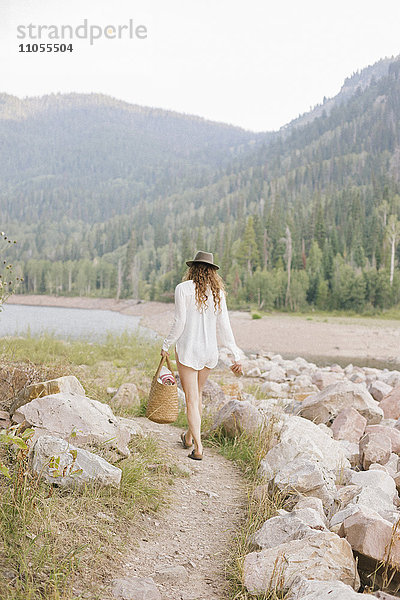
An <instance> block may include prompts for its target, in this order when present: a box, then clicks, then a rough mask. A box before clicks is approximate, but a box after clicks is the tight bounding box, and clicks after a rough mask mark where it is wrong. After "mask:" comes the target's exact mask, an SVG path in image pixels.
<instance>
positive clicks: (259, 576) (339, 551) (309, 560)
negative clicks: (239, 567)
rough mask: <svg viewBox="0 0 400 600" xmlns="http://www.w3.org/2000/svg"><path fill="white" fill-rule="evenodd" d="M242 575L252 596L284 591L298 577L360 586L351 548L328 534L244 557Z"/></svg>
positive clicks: (318, 533)
mask: <svg viewBox="0 0 400 600" xmlns="http://www.w3.org/2000/svg"><path fill="white" fill-rule="evenodd" d="M243 573H244V585H245V586H246V589H247V590H248V592H249V593H250V594H254V595H256V594H264V593H267V592H268V591H269V590H272V589H273V590H276V591H277V592H281V591H286V590H288V589H289V588H290V587H291V585H292V584H293V583H294V581H295V579H296V578H297V577H299V576H307V577H310V578H313V579H322V580H325V581H337V580H339V581H342V582H343V583H346V584H348V585H351V586H354V588H355V589H358V588H359V586H360V580H359V577H358V573H357V568H356V563H355V560H354V557H353V552H352V550H351V546H350V544H349V543H348V542H347V541H346V540H344V539H342V538H340V537H339V536H337V535H335V534H334V533H332V532H330V531H318V532H315V533H314V534H313V535H310V536H307V537H306V538H304V539H302V540H293V541H291V542H287V543H284V544H280V545H279V546H275V547H274V548H268V549H266V550H261V551H260V552H252V553H250V554H248V555H247V556H246V557H245V560H244V568H243Z"/></svg>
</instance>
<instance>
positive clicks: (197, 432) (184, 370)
mask: <svg viewBox="0 0 400 600" xmlns="http://www.w3.org/2000/svg"><path fill="white" fill-rule="evenodd" d="M175 357H176V365H177V367H178V373H179V377H180V380H181V383H182V387H183V391H184V392H185V398H186V407H187V418H188V423H189V431H188V432H187V434H186V437H185V439H186V443H187V444H190V443H191V441H192V438H193V440H194V445H195V451H196V453H199V454H203V444H202V443H201V413H200V411H199V385H198V373H199V371H196V369H192V367H187V366H186V365H182V364H181V363H180V362H179V358H178V355H177V353H176V350H175Z"/></svg>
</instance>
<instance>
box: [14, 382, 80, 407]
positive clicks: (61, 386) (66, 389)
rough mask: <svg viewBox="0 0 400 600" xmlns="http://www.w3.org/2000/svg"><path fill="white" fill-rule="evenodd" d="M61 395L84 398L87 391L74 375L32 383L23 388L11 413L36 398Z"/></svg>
mask: <svg viewBox="0 0 400 600" xmlns="http://www.w3.org/2000/svg"><path fill="white" fill-rule="evenodd" d="M61 393H67V394H76V395H77V396H84V395H85V390H84V388H83V386H82V384H81V383H80V381H79V380H78V379H77V378H76V377H75V376H74V375H65V376H64V377H57V379H49V380H48V381H40V382H38V383H31V384H30V385H27V386H26V387H25V388H23V389H22V390H21V391H20V393H19V394H18V396H17V397H16V398H15V400H14V402H13V403H12V405H11V408H10V413H11V414H12V415H13V414H14V413H15V411H16V410H17V409H18V408H19V407H20V406H23V405H24V404H26V403H27V402H30V401H31V400H33V399H34V398H39V397H43V396H50V395H52V394H61Z"/></svg>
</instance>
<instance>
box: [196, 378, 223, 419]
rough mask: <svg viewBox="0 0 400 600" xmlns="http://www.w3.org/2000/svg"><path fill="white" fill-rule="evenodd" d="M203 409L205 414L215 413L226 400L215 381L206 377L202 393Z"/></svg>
mask: <svg viewBox="0 0 400 600" xmlns="http://www.w3.org/2000/svg"><path fill="white" fill-rule="evenodd" d="M202 400H203V409H204V412H205V413H207V414H216V413H217V412H218V411H219V410H220V409H221V408H222V407H223V406H224V405H225V404H226V403H227V401H228V399H227V397H226V396H225V394H224V392H223V390H222V388H221V386H220V385H218V383H217V382H216V381H213V380H212V379H207V381H206V383H205V385H204V388H203V394H202Z"/></svg>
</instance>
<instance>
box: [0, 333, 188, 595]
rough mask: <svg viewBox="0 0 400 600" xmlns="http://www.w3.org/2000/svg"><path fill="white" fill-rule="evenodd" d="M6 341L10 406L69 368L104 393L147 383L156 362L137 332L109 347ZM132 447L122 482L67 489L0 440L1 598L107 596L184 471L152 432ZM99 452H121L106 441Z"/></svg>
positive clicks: (3, 369)
mask: <svg viewBox="0 0 400 600" xmlns="http://www.w3.org/2000/svg"><path fill="white" fill-rule="evenodd" d="M130 344H131V345H130ZM0 346H1V348H0V349H1V350H2V360H1V364H0V393H1V398H2V408H4V409H7V408H8V407H9V406H10V404H11V401H12V399H13V397H14V396H15V395H16V394H17V393H18V392H19V391H20V390H21V389H23V388H24V387H25V386H26V385H28V384H30V383H34V382H39V381H43V380H47V379H52V378H55V377H59V376H62V375H70V374H73V375H76V376H77V377H78V378H79V380H80V381H81V383H82V384H83V385H84V387H85V390H86V393H87V395H88V396H90V397H92V398H96V399H98V400H101V401H106V400H107V394H106V387H107V386H112V387H118V385H120V383H122V382H124V381H134V382H135V383H136V384H139V388H140V384H141V382H145V381H146V380H148V377H149V372H151V370H150V365H154V364H155V363H156V357H152V353H153V352H155V350H154V348H153V346H152V345H151V344H150V345H149V347H148V348H147V349H146V348H144V346H143V341H142V340H139V341H136V342H135V341H134V340H133V339H131V338H129V339H128V338H127V339H125V338H124V339H119V338H118V339H116V340H112V339H109V340H108V341H107V343H106V344H104V345H101V344H85V343H83V342H63V341H60V340H54V339H52V338H47V339H42V338H38V339H33V338H31V339H30V338H27V339H22V338H18V339H14V340H11V339H4V338H3V339H2V340H1V341H0ZM143 386H145V383H143ZM127 412H129V411H127ZM130 449H131V456H130V457H129V458H127V459H124V460H118V464H117V466H118V467H120V468H121V469H122V480H121V487H120V489H119V490H115V489H114V488H113V489H111V488H109V489H100V488H96V487H94V486H86V487H85V488H84V489H81V490H74V491H66V490H62V489H60V488H56V487H53V486H49V485H48V484H46V483H44V482H43V481H40V480H39V479H38V478H37V477H35V476H34V475H33V474H32V473H31V472H30V469H29V465H28V462H27V456H26V455H25V454H24V452H23V451H21V450H20V449H17V448H16V447H15V448H14V447H13V446H11V447H6V446H5V445H4V444H1V443H0V464H1V462H3V463H5V464H6V465H7V466H8V468H9V471H10V475H11V479H10V480H8V479H6V478H5V477H4V476H2V475H0V590H1V591H0V597H1V598H2V600H39V599H40V600H78V599H79V600H81V599H82V600H83V599H86V598H90V600H97V599H98V600H100V599H101V600H108V598H109V594H108V591H107V589H108V587H107V584H108V582H109V580H110V578H111V577H112V576H116V575H118V572H119V571H120V570H121V569H122V562H123V560H124V555H125V553H126V549H127V548H132V546H134V545H135V542H136V540H137V539H138V537H139V536H140V533H141V531H142V530H144V528H145V526H146V525H147V520H148V516H147V515H148V514H149V513H150V514H151V513H153V512H154V511H157V510H158V509H159V508H160V507H163V506H165V505H166V504H168V502H169V487H170V484H171V483H172V482H173V480H174V478H175V477H177V476H180V475H181V473H180V472H179V469H178V468H177V467H176V466H175V464H174V463H173V461H172V459H171V457H170V456H168V455H167V454H166V453H165V450H162V449H161V448H160V447H159V445H158V443H157V442H156V441H155V440H154V439H153V438H150V437H145V438H140V437H135V438H134V439H133V441H132V442H131V444H130ZM91 450H93V449H92V448H91ZM94 451H95V452H97V453H99V454H101V455H103V456H104V457H105V458H107V460H110V459H111V460H113V459H114V460H115V458H114V457H112V456H111V455H107V451H106V450H105V449H104V448H95V449H94Z"/></svg>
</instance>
